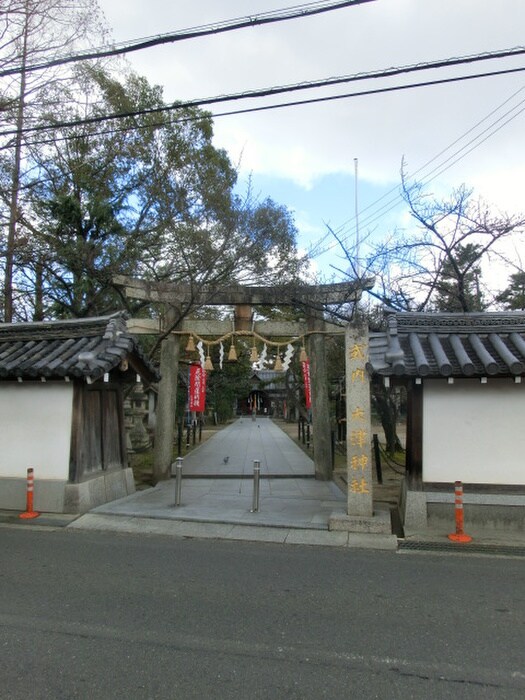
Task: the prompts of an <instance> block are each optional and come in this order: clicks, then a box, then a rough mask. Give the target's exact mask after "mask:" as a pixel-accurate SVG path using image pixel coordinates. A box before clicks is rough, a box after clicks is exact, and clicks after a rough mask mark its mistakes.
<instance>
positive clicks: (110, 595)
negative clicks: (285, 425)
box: [0, 528, 525, 700]
mask: <svg viewBox="0 0 525 700" xmlns="http://www.w3.org/2000/svg"><path fill="white" fill-rule="evenodd" d="M0 543H1V559H0V561H1V565H0V649H1V653H0V698H1V700H11V699H12V700H18V699H19V698H20V699H21V698H24V700H26V699H27V698H28V697H31V698H34V699H39V698H46V699H47V698H52V699H53V700H62V699H64V700H69V699H71V698H97V700H106V699H108V698H126V699H128V700H134V699H139V698H140V699H141V700H142V699H149V698H151V699H167V700H175V699H177V700H185V699H186V698H199V700H203V699H208V698H210V699H213V700H215V699H217V700H222V699H223V698H224V699H226V698H236V699H242V700H252V699H259V698H265V699H272V700H273V699H281V698H283V699H286V700H295V699H301V700H310V699H311V700H319V699H320V698H331V699H332V700H338V699H339V698H341V699H343V698H344V699H345V700H346V699H347V698H359V700H367V699H368V698H381V699H387V700H390V699H391V698H392V699H395V698H403V700H405V699H407V698H417V699H418V700H420V699H425V700H427V699H429V700H431V699H437V698H454V700H458V699H459V700H461V699H463V698H476V700H481V699H484V698H490V699H491V700H499V699H500V698H501V700H513V699H514V698H516V699H517V698H520V700H523V698H524V697H525V560H524V559H511V558H495V557H475V556H472V555H466V556H463V555H446V556H443V555H429V554H421V553H411V554H399V553H390V552H372V551H358V550H348V549H344V550H339V549H336V548H332V547H327V548H325V547H319V548H315V547H300V546H296V547H295V546H289V545H288V546H287V545H284V546H283V545H270V544H257V543H243V542H220V541H209V540H206V541H199V540H177V539H172V538H167V537H159V536H131V535H115V534H114V533H107V534H104V533H95V532H73V531H67V530H57V531H51V530H49V531H31V530H26V529H24V530H22V529H20V528H18V529H17V528H11V529H9V528H2V529H0Z"/></svg>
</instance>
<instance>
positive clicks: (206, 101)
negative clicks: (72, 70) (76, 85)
mask: <svg viewBox="0 0 525 700" xmlns="http://www.w3.org/2000/svg"><path fill="white" fill-rule="evenodd" d="M523 54H525V47H522V46H520V47H516V48H514V49H506V50H503V51H496V52H492V53H483V54H476V55H470V56H463V57H461V58H450V59H444V60H440V61H429V62H424V63H418V64H413V65H409V66H401V67H395V68H387V69H383V70H380V71H370V72H367V73H357V74H354V75H349V76H339V77H335V78H325V79H322V80H315V81H307V82H302V83H296V84H294V85H285V86H278V87H272V88H262V89H260V90H248V91H245V92H242V93H232V94H229V95H219V96H215V97H207V98H200V99H195V100H186V101H184V102H178V103H175V104H173V105H164V106H162V107H154V108H150V109H141V110H133V111H129V112H120V113H115V114H107V115H100V116H97V117H88V118H83V119H74V120H71V121H64V122H57V123H55V124H43V125H40V126H34V127H26V128H25V129H23V130H22V133H24V134H28V133H34V132H43V131H50V130H54V129H57V128H70V127H74V126H82V125H88V124H98V123H101V122H105V121H110V120H114V119H126V118H130V117H138V116H145V115H150V114H161V113H166V112H171V111H173V110H178V109H188V108H195V107H203V106H206V105H211V104H220V103H222V102H233V101H237V100H244V99H251V98H260V97H271V96H274V95H279V94H284V93H289V92H296V91H298V90H311V89H318V88H321V87H331V86H334V85H340V84H342V83H352V82H357V81H362V80H368V79H378V78H390V77H396V76H400V75H406V74H410V73H414V72H418V71H423V70H434V69H437V68H447V67H451V66H458V65H464V64H469V63H475V62H479V61H487V60H494V59H502V58H509V57H514V56H520V55H523ZM524 70H525V67H519V68H508V69H504V70H501V71H489V72H484V73H476V74H470V75H463V76H456V77H452V78H444V79H438V80H428V81H424V82H420V83H410V84H405V85H395V86H390V87H386V88H377V89H370V90H363V91H360V92H355V93H350V94H344V95H330V96H325V97H321V98H312V99H309V100H300V101H295V102H287V103H280V104H276V105H266V106H264V107H259V108H246V109H243V110H237V111H234V112H230V113H229V114H242V113H247V112H257V111H263V110H267V109H278V108H282V107H291V106H297V105H299V104H313V103H316V102H326V101H329V100H335V99H345V98H349V97H362V96H365V95H374V94H381V93H385V92H394V91H398V90H406V89H409V88H415V87H428V86H431V85H443V84H446V83H453V82H459V81H463V80H472V79H476V78H486V77H494V76H498V75H509V74H512V73H518V72H522V71H524ZM17 133H18V131H17V130H16V129H12V130H8V131H2V132H0V136H12V135H15V134H17Z"/></svg>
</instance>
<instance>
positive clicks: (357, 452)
mask: <svg viewBox="0 0 525 700" xmlns="http://www.w3.org/2000/svg"><path fill="white" fill-rule="evenodd" d="M345 350H346V361H345V366H346V453H347V482H348V515H365V516H372V514H373V503H372V449H371V440H372V435H371V434H370V433H371V430H370V426H371V416H370V381H369V378H368V372H367V370H366V363H367V361H368V329H367V328H366V327H365V326H361V327H359V328H356V327H352V326H348V327H347V329H346V339H345Z"/></svg>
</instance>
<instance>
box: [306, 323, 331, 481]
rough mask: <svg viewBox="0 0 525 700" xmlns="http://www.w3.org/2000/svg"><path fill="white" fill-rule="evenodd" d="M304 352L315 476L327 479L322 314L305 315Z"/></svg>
mask: <svg viewBox="0 0 525 700" xmlns="http://www.w3.org/2000/svg"><path fill="white" fill-rule="evenodd" d="M308 326H309V330H312V331H320V332H319V333H315V332H314V333H312V334H311V335H310V338H309V347H308V350H309V352H308V354H309V357H310V381H311V387H312V427H313V438H314V439H313V442H314V467H315V478H316V479H320V480H325V481H328V480H329V479H331V478H332V471H333V470H332V441H331V427H332V426H331V425H330V406H329V402H328V376H327V372H326V352H325V336H324V335H323V331H324V330H325V322H324V320H323V319H322V318H315V317H311V318H309V319H308Z"/></svg>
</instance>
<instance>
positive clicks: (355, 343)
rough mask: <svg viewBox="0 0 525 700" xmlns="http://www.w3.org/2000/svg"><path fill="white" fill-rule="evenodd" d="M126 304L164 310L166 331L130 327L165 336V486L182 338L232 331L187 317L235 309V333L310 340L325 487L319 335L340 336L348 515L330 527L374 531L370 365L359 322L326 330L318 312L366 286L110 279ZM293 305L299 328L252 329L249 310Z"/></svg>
mask: <svg viewBox="0 0 525 700" xmlns="http://www.w3.org/2000/svg"><path fill="white" fill-rule="evenodd" d="M114 283H115V284H116V285H117V286H121V287H123V288H124V290H125V293H126V295H127V296H128V297H130V298H135V299H143V300H145V301H149V302H158V303H161V304H162V305H163V306H164V310H165V313H164V325H163V327H162V328H159V324H158V322H157V321H153V320H148V319H134V320H133V319H132V320H131V321H129V322H128V326H129V329H130V331H131V332H133V333H150V334H151V333H155V334H158V333H159V332H160V333H162V334H165V337H164V339H163V340H162V343H161V357H160V372H161V376H162V381H161V383H160V385H159V397H158V405H157V425H156V434H155V455H154V475H155V476H156V478H157V480H161V479H165V478H168V477H169V475H170V468H171V460H172V445H173V438H174V427H175V403H176V392H177V376H178V365H179V357H180V338H181V336H182V335H185V334H188V335H191V334H193V335H198V336H199V337H212V336H213V337H217V336H222V335H227V334H228V332H229V331H231V321H212V320H194V319H188V318H185V314H184V310H186V311H188V310H190V309H191V308H194V307H199V306H209V305H221V306H222V305H224V306H234V309H235V321H234V327H235V329H236V330H238V331H250V330H251V331H254V330H256V331H257V333H259V334H260V335H263V336H265V337H272V336H273V337H293V338H296V339H299V338H302V337H307V338H308V355H309V358H310V367H311V389H312V425H313V434H314V466H315V476H316V478H317V479H330V478H331V475H332V466H331V441H330V434H331V426H330V415H329V403H328V380H327V373H326V362H325V347H324V338H323V335H325V334H329V333H334V334H335V333H342V332H345V357H346V387H347V391H346V396H347V455H348V458H347V459H348V465H347V475H348V479H347V481H348V498H347V503H348V509H347V513H348V515H347V516H346V517H345V518H340V517H339V518H337V519H335V520H333V522H332V521H331V523H330V528H331V529H338V530H353V531H367V532H372V531H390V530H389V526H388V529H384V528H383V529H380V530H377V517H374V513H373V506H372V469H371V450H370V438H371V430H370V399H369V383H368V375H367V372H366V362H367V357H368V341H367V332H366V329H364V327H363V326H360V325H359V323H358V322H356V323H354V324H352V326H347V328H346V331H344V330H343V329H342V328H341V327H340V326H336V325H333V324H328V323H327V322H326V321H325V320H324V318H323V310H324V308H325V306H326V305H328V304H344V303H347V302H357V301H359V299H360V297H361V293H362V291H363V289H368V288H370V287H371V286H372V282H371V281H370V280H367V281H365V282H361V283H359V284H353V283H347V284H328V285H317V286H311V285H304V286H297V285H277V286H274V287H255V286H254V287H251V286H228V287H222V288H220V289H217V290H214V289H206V288H199V289H197V290H195V289H194V288H192V287H190V286H189V285H182V284H173V283H168V282H149V281H145V280H138V279H133V278H129V277H124V276H118V277H116V278H115V279H114ZM257 305H264V306H270V305H272V306H286V305H292V306H296V307H300V308H302V309H304V312H305V321H304V322H281V321H263V322H256V323H255V325H254V324H253V322H252V307H253V306H257Z"/></svg>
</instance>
